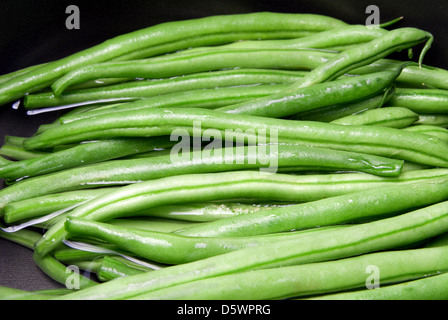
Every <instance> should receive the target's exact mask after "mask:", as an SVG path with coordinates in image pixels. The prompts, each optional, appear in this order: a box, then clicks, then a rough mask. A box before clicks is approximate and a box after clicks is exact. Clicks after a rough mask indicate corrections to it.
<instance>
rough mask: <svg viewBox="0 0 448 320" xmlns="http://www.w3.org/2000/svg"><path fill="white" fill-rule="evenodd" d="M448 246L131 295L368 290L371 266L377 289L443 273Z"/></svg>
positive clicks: (235, 296) (211, 296) (281, 295)
mask: <svg viewBox="0 0 448 320" xmlns="http://www.w3.org/2000/svg"><path fill="white" fill-rule="evenodd" d="M447 250H448V247H443V248H438V250H437V249H411V250H394V251H385V252H378V253H370V254H365V255H361V256H358V257H350V258H346V259H341V260H336V261H325V262H317V263H308V264H304V265H298V266H289V267H279V268H272V269H264V270H254V271H248V272H247V271H246V272H240V273H235V274H228V275H223V276H219V277H214V278H209V279H204V280H198V281H192V282H188V283H185V284H182V285H177V286H173V287H169V288H165V289H160V290H155V291H153V292H150V293H148V294H144V295H141V296H137V297H136V298H135V299H145V300H154V299H156V300H179V299H186V300H266V299H285V298H295V299H297V298H298V297H306V296H310V295H315V294H328V293H331V292H338V291H344V290H348V289H364V290H367V289H366V285H367V284H368V276H369V275H370V274H369V271H370V270H378V272H379V275H378V277H379V279H377V280H378V282H379V283H375V285H379V286H380V287H383V286H386V285H390V284H394V283H400V282H404V281H410V280H415V279H422V278H425V277H428V276H431V275H436V274H438V273H439V272H446V271H447V270H448V264H447V255H446V253H447ZM236 283H237V284H238V285H235V284H236ZM370 285H372V284H370ZM372 286H373V285H372ZM371 291H375V289H372V290H371Z"/></svg>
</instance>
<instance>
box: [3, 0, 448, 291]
mask: <svg viewBox="0 0 448 320" xmlns="http://www.w3.org/2000/svg"><path fill="white" fill-rule="evenodd" d="M71 4H74V5H77V6H78V7H79V9H80V20H81V25H80V29H79V30H68V29H67V28H66V27H65V20H66V18H67V16H68V14H66V13H65V9H66V7H67V6H68V5H71ZM371 4H373V5H377V6H378V7H379V9H380V17H381V22H386V21H389V20H392V19H394V18H397V17H400V16H403V17H404V19H403V20H402V21H401V22H399V23H397V24H396V25H395V26H394V27H405V26H411V27H417V28H420V29H424V30H426V31H429V32H431V33H432V34H433V35H434V37H435V42H434V44H433V47H432V48H431V50H430V51H429V53H428V54H427V55H426V57H425V60H424V62H425V63H426V64H429V65H433V66H437V67H441V68H448V60H447V58H446V57H448V28H447V26H446V22H447V18H448V1H446V0H427V1H415V0H413V1H410V0H407V1H391V0H389V1H375V0H371V1H364V0H313V1H304V0H295V1H294V0H291V1H280V0H279V1H266V0H233V1H230V0H227V1H210V0H200V1H199V0H186V1H171V0H163V1H151V0H147V1H144V0H128V1H123V0H121V1H99V0H96V1H92V0H91V1H81V0H72V1H65V0H53V1H50V0H39V1H36V0H19V1H17V0H3V1H1V3H0V74H4V73H8V72H12V71H15V70H17V69H20V68H24V67H27V66H31V65H34V64H38V63H43V62H47V61H51V60H55V59H58V58H62V57H65V56H67V55H69V54H71V53H74V52H77V51H79V50H82V49H85V48H88V47H90V46H93V45H95V44H98V43H100V42H102V41H104V40H106V39H108V38H111V37H114V36H116V35H120V34H123V33H127V32H130V31H134V30H137V29H140V28H145V27H148V26H151V25H155V24H158V23H161V22H166V21H173V20H183V19H192V18H199V17H204V16H210V15H218V14H233V13H249V12H258V11H275V12H292V13H317V14H323V15H329V16H332V17H335V18H339V19H342V20H344V21H345V22H347V23H352V24H365V21H366V19H367V17H368V14H366V12H365V10H366V7H367V6H368V5H371ZM59 115H60V113H51V114H42V115H36V116H27V115H25V113H24V112H23V111H22V110H13V109H12V108H11V105H10V104H9V105H5V106H2V107H0V141H3V138H4V136H5V135H17V136H29V135H31V134H32V133H34V131H35V130H36V129H37V126H38V125H39V124H42V123H49V122H51V121H52V120H53V119H55V118H56V117H57V116H59ZM0 285H4V286H10V287H14V288H19V289H27V290H38V289H46V288H54V287H61V285H59V284H57V283H55V282H54V281H52V280H51V279H49V278H48V277H47V276H46V275H44V274H43V273H42V272H41V271H40V270H39V269H38V268H37V267H36V266H35V264H34V262H33V261H32V258H31V250H29V249H26V248H22V247H21V246H19V245H16V244H14V243H10V242H8V241H5V240H3V239H0Z"/></svg>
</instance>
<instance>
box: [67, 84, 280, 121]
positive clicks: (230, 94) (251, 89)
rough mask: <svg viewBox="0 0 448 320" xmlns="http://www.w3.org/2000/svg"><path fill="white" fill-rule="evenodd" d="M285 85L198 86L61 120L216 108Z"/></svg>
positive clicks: (266, 92)
mask: <svg viewBox="0 0 448 320" xmlns="http://www.w3.org/2000/svg"><path fill="white" fill-rule="evenodd" d="M285 87H286V84H271V85H256V86H238V87H224V88H215V89H198V90H189V91H181V92H174V93H167V94H164V95H162V96H155V97H151V98H147V99H144V100H143V101H136V102H133V103H122V104H120V105H115V106H111V107H104V108H95V109H94V110H91V111H87V112H83V113H80V114H71V115H62V116H61V117H60V118H59V121H60V122H61V123H62V124H64V123H69V122H72V121H76V120H80V119H85V118H89V117H93V116H98V115H102V114H106V113H113V112H120V111H125V110H137V109H145V108H161V107H177V108H180V107H191V106H195V107H196V108H208V109H214V108H218V107H223V106H227V105H232V104H235V103H239V102H241V101H246V100H250V99H255V98H259V97H263V96H267V95H270V94H273V93H276V92H279V91H280V90H282V89H284V88H285Z"/></svg>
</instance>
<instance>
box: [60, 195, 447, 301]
mask: <svg viewBox="0 0 448 320" xmlns="http://www.w3.org/2000/svg"><path fill="white" fill-rule="evenodd" d="M447 206H448V202H441V203H438V204H435V205H432V206H429V207H425V208H422V209H419V210H415V211H411V212H408V213H404V214H402V215H398V216H394V217H392V218H386V219H381V220H376V221H373V222H369V223H364V224H359V225H355V226H350V227H347V228H342V229H336V230H331V229H330V230H326V231H323V232H319V233H315V234H314V235H313V236H312V237H308V238H304V239H302V241H301V242H300V245H298V244H297V241H294V240H284V241H273V242H271V243H269V244H266V245H263V246H258V247H254V248H246V249H241V250H237V251H233V252H230V253H226V254H223V255H219V256H215V257H211V258H207V259H203V260H199V261H195V262H191V263H186V264H181V265H176V266H171V267H167V268H163V269H161V270H156V271H153V272H148V273H144V274H140V275H134V276H129V277H125V278H120V279H115V280H114V281H110V282H106V283H102V284H99V285H97V286H95V287H92V288H86V289H84V290H81V291H79V292H76V293H70V294H67V295H64V296H63V297H61V298H63V299H66V300H73V299H75V300H76V299H84V300H88V299H110V300H112V299H129V298H135V297H137V296H140V297H143V294H146V293H149V292H151V291H154V290H158V289H162V288H167V287H170V286H173V285H179V284H182V283H187V282H191V281H194V280H200V279H206V278H211V277H216V276H220V275H225V274H230V273H237V272H243V271H250V270H256V269H268V268H273V267H281V266H289V265H298V264H306V263H312V262H320V261H328V260H335V259H342V258H348V257H353V256H357V255H361V254H366V253H373V252H376V251H384V250H389V249H393V248H397V247H400V246H404V245H407V244H412V243H415V242H417V241H421V240H423V239H428V238H431V237H434V236H436V235H438V234H441V233H444V232H446V231H447V230H448V221H447V212H448V211H447Z"/></svg>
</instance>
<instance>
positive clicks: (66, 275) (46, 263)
mask: <svg viewBox="0 0 448 320" xmlns="http://www.w3.org/2000/svg"><path fill="white" fill-rule="evenodd" d="M33 259H34V262H35V263H36V265H37V266H38V267H39V268H40V269H41V270H42V271H43V272H44V273H45V274H47V275H48V276H49V277H50V278H52V279H53V280H55V281H57V282H59V283H61V284H63V285H68V284H69V283H70V282H71V281H73V283H72V284H71V285H73V288H72V289H76V290H80V289H84V288H88V287H91V286H96V285H97V284H98V283H97V282H95V281H94V280H91V279H90V278H88V277H85V276H83V275H82V274H76V275H75V277H73V273H72V272H67V270H68V269H67V266H65V265H64V264H62V263H61V262H59V261H58V260H56V259H55V258H54V257H53V256H52V255H45V256H39V255H37V254H35V253H34V254H33ZM75 278H76V279H75Z"/></svg>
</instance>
